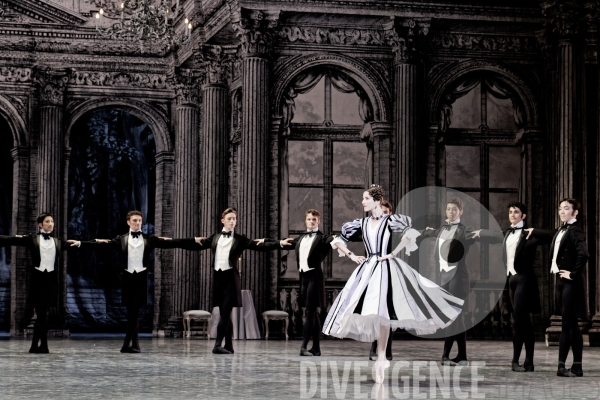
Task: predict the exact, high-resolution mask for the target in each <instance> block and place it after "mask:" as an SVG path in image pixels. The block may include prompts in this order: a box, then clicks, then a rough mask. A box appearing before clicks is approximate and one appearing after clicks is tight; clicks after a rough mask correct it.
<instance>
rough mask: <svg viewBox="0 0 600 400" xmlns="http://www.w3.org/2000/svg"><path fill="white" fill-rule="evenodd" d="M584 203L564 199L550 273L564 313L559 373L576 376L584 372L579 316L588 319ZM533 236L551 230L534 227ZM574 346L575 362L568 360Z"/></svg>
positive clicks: (559, 348) (559, 350)
mask: <svg viewBox="0 0 600 400" xmlns="http://www.w3.org/2000/svg"><path fill="white" fill-rule="evenodd" d="M580 210H581V203H580V202H579V201H578V200H576V199H572V198H566V199H562V200H561V201H560V203H559V207H558V216H559V218H560V220H561V222H562V224H563V225H562V226H561V227H560V228H559V229H558V231H556V232H555V233H554V235H553V237H552V244H551V245H550V260H551V261H550V273H552V274H556V289H555V294H556V299H555V300H556V306H557V308H558V312H560V314H561V317H562V329H561V333H560V338H559V340H558V370H557V372H556V375H557V376H560V377H564V378H574V377H580V376H583V367H582V361H583V360H582V359H583V336H582V335H581V330H580V329H579V323H578V319H587V317H588V307H587V306H588V305H587V300H586V297H585V285H586V284H585V264H586V263H587V260H588V258H589V252H588V249H587V245H586V244H585V233H584V232H583V230H582V229H581V228H580V227H579V226H578V224H577V217H578V216H580V215H579V214H580ZM531 235H532V237H534V238H539V237H545V238H547V236H548V231H544V230H541V229H537V228H536V229H532V232H531ZM569 348H570V349H572V350H573V365H572V366H571V368H566V366H565V363H566V361H567V356H568V355H569Z"/></svg>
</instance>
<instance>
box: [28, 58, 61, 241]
mask: <svg viewBox="0 0 600 400" xmlns="http://www.w3.org/2000/svg"><path fill="white" fill-rule="evenodd" d="M34 79H35V82H36V84H37V86H38V90H39V92H38V93H39V98H40V121H39V128H40V130H39V138H38V166H37V178H38V204H37V211H38V213H42V212H45V211H48V212H50V213H52V214H53V215H54V219H55V220H56V221H57V222H58V223H57V224H56V226H55V236H57V237H58V236H60V234H61V233H62V232H61V230H62V229H61V227H62V223H60V222H59V221H62V218H61V217H62V206H61V197H62V183H63V174H62V167H63V151H64V147H65V143H64V132H63V130H64V127H63V100H64V91H65V87H66V83H67V81H68V77H67V76H66V75H64V73H63V72H61V71H53V70H51V69H47V70H37V71H36V73H35V78H34Z"/></svg>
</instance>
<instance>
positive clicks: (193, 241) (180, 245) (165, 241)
mask: <svg viewBox="0 0 600 400" xmlns="http://www.w3.org/2000/svg"><path fill="white" fill-rule="evenodd" d="M213 236H214V235H213ZM213 236H211V237H209V238H206V237H191V238H185V239H171V238H165V237H160V238H158V237H156V236H155V237H154V240H153V242H152V243H153V245H154V247H158V248H161V249H183V250H189V251H201V250H206V249H210V246H211V243H212V240H213Z"/></svg>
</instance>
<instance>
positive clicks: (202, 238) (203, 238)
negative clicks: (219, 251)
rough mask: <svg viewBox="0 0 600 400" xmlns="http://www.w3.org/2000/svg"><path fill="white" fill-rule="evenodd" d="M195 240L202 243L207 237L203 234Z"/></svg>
mask: <svg viewBox="0 0 600 400" xmlns="http://www.w3.org/2000/svg"><path fill="white" fill-rule="evenodd" d="M194 240H195V241H196V243H198V244H202V241H203V240H206V238H205V237H203V236H201V237H195V238H194Z"/></svg>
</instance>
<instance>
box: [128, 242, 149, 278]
mask: <svg viewBox="0 0 600 400" xmlns="http://www.w3.org/2000/svg"><path fill="white" fill-rule="evenodd" d="M127 242H128V244H127V272H129V273H130V274H133V273H134V272H142V271H145V270H146V267H144V237H143V236H142V235H141V234H140V235H139V236H138V237H137V238H135V239H134V237H133V236H131V231H129V240H128V241H127Z"/></svg>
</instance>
